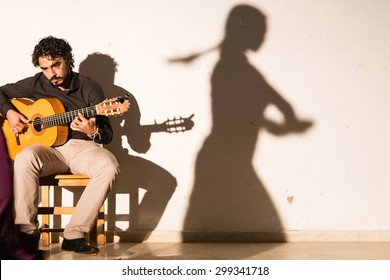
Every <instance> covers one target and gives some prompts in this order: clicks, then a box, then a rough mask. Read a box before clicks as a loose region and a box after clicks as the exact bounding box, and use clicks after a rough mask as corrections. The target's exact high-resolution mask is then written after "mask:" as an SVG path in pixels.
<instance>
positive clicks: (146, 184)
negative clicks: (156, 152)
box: [79, 53, 177, 242]
mask: <svg viewBox="0 0 390 280" xmlns="http://www.w3.org/2000/svg"><path fill="white" fill-rule="evenodd" d="M116 71H117V63H116V62H115V60H114V59H113V58H112V57H110V56H109V55H105V54H101V53H93V54H90V55H88V57H87V58H86V59H85V60H84V61H83V62H82V63H81V64H80V68H79V72H80V73H81V74H84V75H86V76H89V77H91V78H93V79H94V80H96V81H97V82H98V83H99V84H100V85H101V87H102V88H103V90H104V92H105V94H106V98H108V99H109V98H112V97H116V96H125V95H128V100H129V103H130V108H129V110H128V112H126V113H125V114H123V115H122V116H119V117H115V118H111V119H110V121H111V125H112V127H113V130H114V138H113V140H112V142H111V143H110V144H109V145H107V146H106V147H107V148H108V149H109V150H110V151H111V152H112V153H113V154H114V155H115V156H116V158H117V160H118V163H119V166H120V169H121V172H120V175H119V176H118V179H117V182H116V184H115V186H114V188H113V190H112V192H111V194H110V196H109V199H108V210H107V212H108V213H107V216H108V217H107V219H106V220H107V227H108V232H107V236H108V237H107V240H108V241H109V242H110V241H112V237H113V235H114V234H116V235H119V236H120V238H121V241H123V240H124V239H126V234H125V232H122V230H121V229H120V228H118V227H117V225H118V224H120V223H117V222H124V223H125V224H127V223H128V225H129V226H128V229H127V230H126V231H130V232H132V235H133V236H132V241H135V240H134V237H136V238H137V241H142V240H144V239H145V238H147V237H148V235H149V233H150V232H151V231H153V230H154V229H155V227H156V226H157V224H158V222H159V220H160V218H161V216H162V214H163V213H164V210H165V207H166V205H167V203H168V202H169V200H170V199H171V197H172V195H173V193H174V191H175V188H176V185H177V183H176V178H175V177H174V176H173V175H172V174H170V173H169V172H168V171H167V170H165V169H164V168H162V167H161V166H159V165H157V164H155V163H153V162H151V161H149V160H146V159H144V158H142V157H139V156H136V155H131V154H130V153H131V150H133V151H134V152H136V153H140V154H143V153H146V152H147V151H148V150H149V148H150V146H151V143H150V136H151V132H154V131H161V130H162V129H161V125H160V126H158V125H149V126H141V125H140V118H141V113H140V109H139V106H138V103H137V101H136V99H135V97H134V96H133V95H132V94H131V93H130V92H128V91H126V90H125V89H123V88H121V87H119V86H117V85H115V84H114V78H115V73H116ZM123 144H124V145H123ZM123 146H127V147H130V148H131V149H129V150H128V149H126V148H123ZM140 189H143V190H145V191H146V192H145V194H144V196H143V197H142V198H141V195H140V193H141V192H140ZM119 194H130V199H129V204H130V205H129V208H128V209H129V213H128V214H127V213H126V214H117V210H116V209H117V207H116V206H117V205H116V197H117V195H119ZM124 212H126V211H124ZM114 231H115V233H114ZM134 233H137V234H136V235H135V236H134Z"/></svg>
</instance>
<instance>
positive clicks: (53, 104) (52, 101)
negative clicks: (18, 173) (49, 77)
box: [2, 98, 68, 159]
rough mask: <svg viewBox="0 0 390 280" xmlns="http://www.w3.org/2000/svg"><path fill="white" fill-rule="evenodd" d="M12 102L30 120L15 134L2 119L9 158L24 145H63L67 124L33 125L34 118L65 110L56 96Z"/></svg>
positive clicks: (66, 133) (13, 157) (12, 157)
mask: <svg viewBox="0 0 390 280" xmlns="http://www.w3.org/2000/svg"><path fill="white" fill-rule="evenodd" d="M11 102H12V104H13V105H14V106H15V107H16V109H17V110H18V111H19V112H20V113H21V114H23V115H24V116H25V117H26V118H27V119H29V120H30V121H31V123H29V124H28V128H27V129H25V130H24V131H23V132H22V133H19V134H17V135H15V134H14V133H12V132H11V130H10V127H9V124H8V121H7V120H6V119H4V123H3V125H2V130H3V132H4V136H5V139H6V142H7V146H8V153H9V156H10V158H11V159H15V157H16V155H17V154H18V153H19V152H20V151H21V150H22V149H24V148H25V147H27V146H29V145H31V144H34V143H40V144H43V145H47V146H60V145H63V144H64V143H65V142H66V140H67V138H68V125H67V124H64V125H58V126H53V127H48V128H45V129H42V128H41V126H40V125H35V126H34V120H37V119H40V118H42V117H46V116H51V115H54V114H59V113H63V112H65V108H64V105H63V104H62V103H61V101H59V100H58V99H56V98H46V99H39V100H37V101H35V102H34V101H32V100H29V99H13V100H11Z"/></svg>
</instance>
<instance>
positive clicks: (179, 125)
mask: <svg viewBox="0 0 390 280" xmlns="http://www.w3.org/2000/svg"><path fill="white" fill-rule="evenodd" d="M193 117H194V114H192V115H191V116H189V117H188V118H182V117H175V118H173V119H168V120H166V121H165V122H164V123H163V124H162V125H163V127H164V129H165V131H166V132H169V133H174V132H184V131H187V130H191V129H192V128H193V127H194V121H193V120H192V118H193Z"/></svg>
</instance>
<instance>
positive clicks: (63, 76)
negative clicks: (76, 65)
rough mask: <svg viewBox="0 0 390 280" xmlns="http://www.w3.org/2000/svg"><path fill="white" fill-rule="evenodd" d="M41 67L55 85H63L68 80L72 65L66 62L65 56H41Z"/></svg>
mask: <svg viewBox="0 0 390 280" xmlns="http://www.w3.org/2000/svg"><path fill="white" fill-rule="evenodd" d="M38 63H39V67H40V68H41V69H42V72H43V74H44V75H45V77H46V78H47V79H48V80H49V81H50V82H51V83H52V84H53V85H55V86H57V87H60V88H61V86H63V84H64V82H66V81H67V79H68V76H69V72H70V67H69V66H68V65H67V64H66V62H65V60H64V58H62V57H59V58H55V59H52V58H51V57H42V56H41V57H39V58H38Z"/></svg>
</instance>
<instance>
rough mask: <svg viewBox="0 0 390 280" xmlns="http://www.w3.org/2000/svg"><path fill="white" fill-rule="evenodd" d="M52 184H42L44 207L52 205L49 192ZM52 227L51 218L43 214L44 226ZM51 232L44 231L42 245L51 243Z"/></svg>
mask: <svg viewBox="0 0 390 280" xmlns="http://www.w3.org/2000/svg"><path fill="white" fill-rule="evenodd" d="M49 188H50V186H42V187H41V191H42V196H41V199H42V201H41V202H42V207H49V206H50V205H49V204H50V193H49ZM49 227H50V218H49V215H48V214H43V215H42V228H49ZM49 235H50V233H49V232H42V235H41V238H42V246H49V243H50V236H49Z"/></svg>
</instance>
